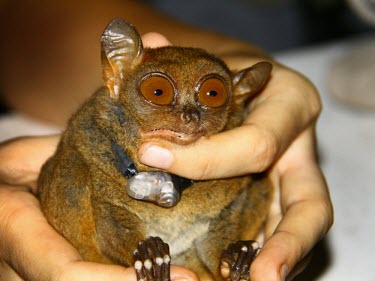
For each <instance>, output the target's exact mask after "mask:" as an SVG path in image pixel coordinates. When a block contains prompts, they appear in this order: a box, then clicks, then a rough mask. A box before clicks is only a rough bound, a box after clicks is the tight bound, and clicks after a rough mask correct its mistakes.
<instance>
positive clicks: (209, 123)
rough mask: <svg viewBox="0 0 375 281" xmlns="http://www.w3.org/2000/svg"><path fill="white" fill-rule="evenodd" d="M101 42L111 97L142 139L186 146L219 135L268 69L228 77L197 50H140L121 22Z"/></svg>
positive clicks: (130, 30) (261, 66)
mask: <svg viewBox="0 0 375 281" xmlns="http://www.w3.org/2000/svg"><path fill="white" fill-rule="evenodd" d="M101 42H102V64H103V74H104V80H105V83H106V85H107V87H108V89H109V93H110V95H111V98H113V99H115V100H116V101H117V102H119V103H120V104H122V105H124V108H126V110H127V111H128V113H129V114H130V115H131V116H132V118H134V120H135V121H136V123H137V124H138V126H139V129H140V131H141V132H140V133H141V137H142V138H144V139H145V138H152V139H163V140H167V141H170V142H173V143H177V144H189V143H192V142H194V141H195V140H197V139H198V138H200V137H202V136H208V135H211V134H213V133H216V132H219V131H221V130H223V129H224V128H225V127H226V126H227V124H228V122H230V121H229V120H231V118H232V115H233V114H234V112H236V111H237V109H238V108H240V107H243V104H244V101H245V100H248V98H249V97H250V96H252V95H254V94H255V93H257V92H259V91H260V90H261V89H262V87H263V86H264V84H265V83H266V81H267V80H268V78H269V75H270V71H271V68H272V66H271V64H270V63H268V62H261V63H258V64H256V65H254V66H252V67H250V68H246V69H244V70H241V71H239V72H238V73H235V74H233V73H232V72H231V71H230V70H229V69H228V68H227V66H226V65H225V64H224V63H223V62H222V61H221V60H219V59H218V58H216V57H214V56H212V55H210V54H208V53H206V52H205V51H203V50H200V49H195V48H181V47H162V48H157V49H148V48H143V46H142V41H141V38H140V36H139V34H138V32H137V31H136V30H135V29H134V27H133V26H132V25H130V24H129V23H128V22H126V21H125V20H122V19H114V20H113V21H112V22H110V24H109V25H108V26H107V28H106V29H105V31H104V33H103V35H102V40H101ZM237 119H238V118H237ZM231 122H233V121H231Z"/></svg>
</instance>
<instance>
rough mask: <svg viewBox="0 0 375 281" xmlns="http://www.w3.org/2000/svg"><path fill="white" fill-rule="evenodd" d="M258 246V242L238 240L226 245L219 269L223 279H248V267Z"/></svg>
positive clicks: (234, 280)
mask: <svg viewBox="0 0 375 281" xmlns="http://www.w3.org/2000/svg"><path fill="white" fill-rule="evenodd" d="M259 250H260V248H259V245H258V242H256V241H253V240H249V241H238V242H236V243H232V244H230V245H229V246H228V248H227V249H226V250H224V251H223V252H222V255H221V265H220V271H221V275H222V277H223V279H224V280H231V281H239V280H250V274H249V269H250V265H251V263H252V262H253V260H254V258H255V257H256V256H257V254H258V252H259Z"/></svg>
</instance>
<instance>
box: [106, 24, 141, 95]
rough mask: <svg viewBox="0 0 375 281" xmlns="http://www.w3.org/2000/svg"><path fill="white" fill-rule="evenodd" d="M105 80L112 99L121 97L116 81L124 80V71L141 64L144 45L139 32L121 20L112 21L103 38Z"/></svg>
mask: <svg viewBox="0 0 375 281" xmlns="http://www.w3.org/2000/svg"><path fill="white" fill-rule="evenodd" d="M101 43H102V53H101V57H102V67H103V78H104V81H105V82H106V84H107V87H108V89H109V92H110V94H111V97H113V98H117V97H118V95H119V92H118V85H117V84H116V80H117V81H118V80H119V79H121V78H123V75H124V71H126V69H127V68H131V67H132V65H134V64H136V63H137V62H139V59H140V57H141V55H142V51H143V45H142V41H141V37H140V36H139V34H138V32H137V30H136V29H135V28H134V27H133V26H132V25H131V24H130V23H128V22H127V21H125V20H124V19H121V18H117V19H114V20H112V21H111V22H110V23H109V24H108V26H107V27H106V29H105V30H104V32H103V35H102V38H101Z"/></svg>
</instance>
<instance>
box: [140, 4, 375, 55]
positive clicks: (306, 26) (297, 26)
mask: <svg viewBox="0 0 375 281" xmlns="http://www.w3.org/2000/svg"><path fill="white" fill-rule="evenodd" d="M366 1H367V2H368V5H369V6H370V5H373V6H372V8H374V7H375V4H374V1H371V0H364V1H362V0H359V1H358V0H354V2H366ZM147 2H148V3H150V4H151V5H154V6H155V7H157V8H158V9H160V10H162V11H164V12H166V13H167V14H169V15H172V16H174V17H176V18H179V19H181V20H184V21H185V22H188V23H191V24H193V25H197V26H201V27H205V28H208V29H211V30H216V31H218V32H221V33H225V34H227V35H231V36H235V37H238V38H242V39H244V40H247V41H249V42H252V43H254V44H256V45H258V46H260V47H262V48H263V49H265V50H267V51H269V52H276V51H282V50H286V49H290V48H296V47H300V46H305V45H311V44H317V43H322V42H327V41H332V40H335V39H338V38H345V37H349V36H352V35H354V34H359V33H363V32H369V31H371V30H373V29H372V27H371V25H370V23H369V22H368V21H367V19H365V18H363V17H362V16H361V15H359V14H358V13H357V10H356V9H353V4H351V3H350V2H348V1H346V0H304V1H298V0H189V1H183V0H147ZM366 4H367V3H366Z"/></svg>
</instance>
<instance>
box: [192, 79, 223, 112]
mask: <svg viewBox="0 0 375 281" xmlns="http://www.w3.org/2000/svg"><path fill="white" fill-rule="evenodd" d="M227 101H228V91H227V87H226V84H225V82H224V81H223V80H221V79H220V78H217V77H209V78H207V79H206V80H204V81H203V82H202V83H201V84H200V86H199V90H198V102H199V103H200V104H201V105H203V106H207V107H221V106H224V105H225V104H226V103H227Z"/></svg>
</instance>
